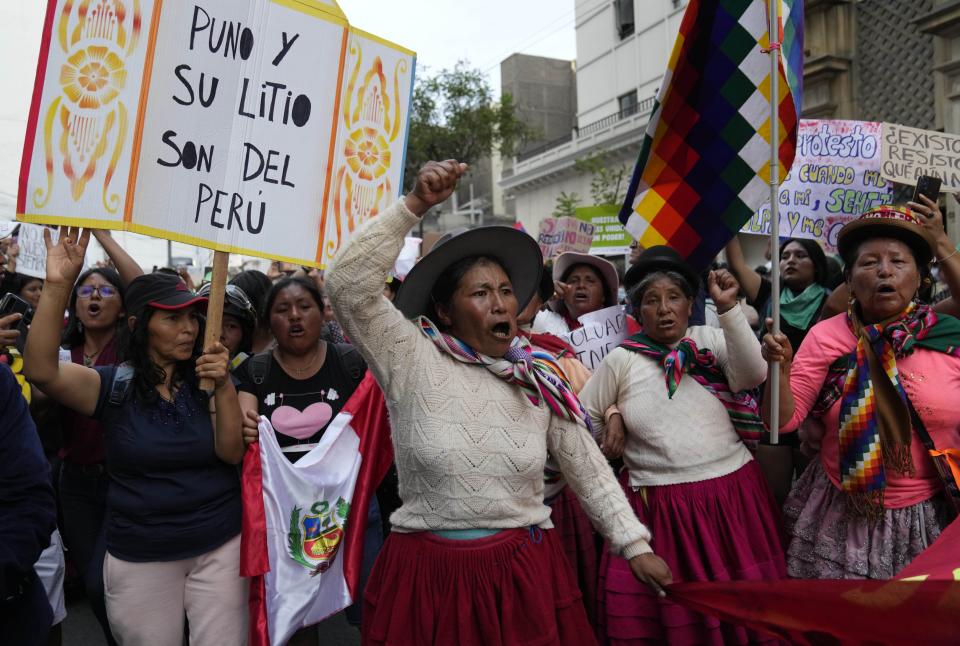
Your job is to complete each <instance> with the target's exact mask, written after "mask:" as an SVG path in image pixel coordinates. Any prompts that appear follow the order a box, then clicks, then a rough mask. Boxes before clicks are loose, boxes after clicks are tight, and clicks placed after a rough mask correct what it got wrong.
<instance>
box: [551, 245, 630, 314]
mask: <svg viewBox="0 0 960 646" xmlns="http://www.w3.org/2000/svg"><path fill="white" fill-rule="evenodd" d="M577 265H589V266H590V267H593V268H594V269H596V270H597V271H598V272H600V277H601V278H602V279H603V301H604V303H603V304H604V306H605V307H610V306H611V305H616V304H617V291H618V288H619V287H620V277H619V276H617V268H616V267H614V266H613V263H612V262H610V261H609V260H607V259H606V258H601V257H600V256H593V255H590V254H588V253H577V252H576V251H565V252H563V253H562V254H560V255H559V256H557V259H556V260H554V261H553V280H554V281H560V280H563V279H564V278H566V274H567V273H568V272H569V271H570V269H571V268H572V267H575V266H577Z"/></svg>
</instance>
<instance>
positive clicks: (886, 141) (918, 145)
mask: <svg viewBox="0 0 960 646" xmlns="http://www.w3.org/2000/svg"><path fill="white" fill-rule="evenodd" d="M882 148H883V164H882V170H883V177H884V179H888V180H890V181H891V182H897V183H900V184H908V185H910V186H913V185H914V184H916V183H917V178H919V177H920V176H921V175H931V176H933V177H939V178H940V179H941V180H942V181H943V185H942V186H941V187H940V190H941V191H944V192H946V193H956V192H957V191H960V135H953V134H949V133H946V132H935V131H932V130H920V129H919V128H908V127H907V126H901V125H898V124H895V123H885V124H883V146H882Z"/></svg>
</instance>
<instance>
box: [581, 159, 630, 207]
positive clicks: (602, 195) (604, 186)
mask: <svg viewBox="0 0 960 646" xmlns="http://www.w3.org/2000/svg"><path fill="white" fill-rule="evenodd" d="M608 158H609V155H608V154H607V153H603V152H599V153H596V154H593V155H590V156H589V157H584V158H583V159H578V160H577V161H575V162H574V164H573V166H574V168H576V169H577V170H578V171H580V172H581V173H590V175H591V178H590V197H591V198H592V199H593V203H594V204H595V205H600V204H621V203H622V202H623V199H624V198H625V197H626V194H627V181H628V180H629V173H630V169H628V168H627V166H626V164H620V165H619V166H611V165H610V162H609V159H608Z"/></svg>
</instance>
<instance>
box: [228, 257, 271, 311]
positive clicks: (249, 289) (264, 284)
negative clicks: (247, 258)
mask: <svg viewBox="0 0 960 646" xmlns="http://www.w3.org/2000/svg"><path fill="white" fill-rule="evenodd" d="M230 284H231V285H236V286H237V287H239V288H240V289H242V290H243V293H244V294H246V295H247V298H249V299H250V302H251V303H253V309H254V310H256V312H257V317H258V318H259V319H260V321H259V322H260V323H261V324H265V323H268V319H269V318H270V311H269V309H268V308H267V307H266V304H267V294H268V293H269V292H270V290H271V289H272V285H273V283H271V282H270V279H269V278H268V277H267V275H266V274H265V273H263V272H262V271H258V270H256V269H247V270H246V271H241V272H240V273H239V274H237V275H236V276H234V277H233V278H232V279H231V280H230Z"/></svg>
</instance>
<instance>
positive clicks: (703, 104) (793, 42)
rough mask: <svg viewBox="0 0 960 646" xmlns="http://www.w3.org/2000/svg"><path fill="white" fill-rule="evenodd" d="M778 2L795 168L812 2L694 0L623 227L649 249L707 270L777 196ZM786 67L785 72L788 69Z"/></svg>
mask: <svg viewBox="0 0 960 646" xmlns="http://www.w3.org/2000/svg"><path fill="white" fill-rule="evenodd" d="M768 1H769V2H780V3H781V4H780V6H781V7H782V9H781V12H780V15H781V16H782V24H783V25H784V28H783V42H782V44H781V45H779V47H780V50H781V52H782V54H783V57H782V61H781V66H780V73H779V75H778V77H779V88H780V91H779V96H778V109H777V118H778V120H779V121H778V123H779V133H778V140H777V146H778V151H779V156H780V168H779V179H781V180H782V179H783V178H784V177H785V176H786V174H787V172H788V171H789V170H790V166H791V165H792V164H793V157H794V149H795V146H796V136H797V124H798V121H799V119H798V115H799V113H800V94H801V89H800V83H801V81H802V79H803V71H802V70H803V67H802V66H803V55H802V52H803V3H802V2H797V0H782V1H781V0H690V2H689V4H688V5H687V9H686V13H684V16H683V22H682V23H681V25H680V32H679V34H678V35H677V40H676V43H675V44H674V48H673V52H672V53H671V55H670V60H669V63H668V65H667V71H666V73H665V74H664V78H663V82H662V84H661V86H660V91H659V93H658V94H657V101H656V103H655V104H654V108H653V113H652V114H651V116H650V122H649V124H648V125H647V132H646V135H645V137H644V141H643V146H642V148H641V150H640V155H639V158H638V159H637V166H636V168H635V170H634V173H633V177H632V179H631V181H630V187H629V189H628V191H627V196H626V200H625V201H624V204H623V208H622V209H621V210H620V221H621V222H623V224H624V225H625V226H626V228H627V230H628V231H629V232H630V234H631V235H632V236H633V237H634V238H636V239H637V241H638V242H640V244H642V245H644V246H645V247H650V246H654V245H669V246H671V247H673V248H674V249H676V250H677V251H678V252H680V254H681V255H683V256H684V257H685V258H687V260H689V261H690V262H691V264H693V265H694V266H696V267H700V268H705V267H706V266H707V265H708V264H709V263H710V262H711V261H712V260H713V258H714V257H715V256H716V254H717V252H718V251H719V250H720V249H721V248H722V247H723V245H724V244H726V243H727V241H729V240H730V238H732V237H733V236H734V235H735V234H736V232H737V231H739V230H740V228H741V227H742V226H743V224H744V223H746V222H747V220H749V219H750V217H751V216H752V215H753V213H754V212H755V211H756V210H757V208H759V207H760V205H761V204H763V203H764V202H765V201H766V200H767V199H769V196H770V151H771V139H772V132H773V129H772V127H771V125H772V122H771V106H770V104H771V94H772V92H771V86H772V84H771V74H770V59H769V57H768V54H767V51H769V47H770V38H769V34H768V31H769V30H768V22H769V20H768V13H767V9H768ZM784 64H785V66H784Z"/></svg>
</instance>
